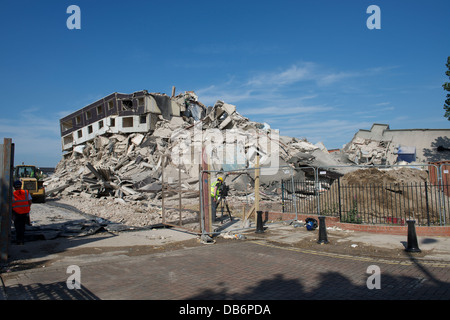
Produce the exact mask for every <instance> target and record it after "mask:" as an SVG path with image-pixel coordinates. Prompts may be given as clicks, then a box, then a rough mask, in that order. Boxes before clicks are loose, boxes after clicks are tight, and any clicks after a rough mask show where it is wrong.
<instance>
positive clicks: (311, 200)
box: [281, 167, 450, 226]
mask: <svg viewBox="0 0 450 320" xmlns="http://www.w3.org/2000/svg"><path fill="white" fill-rule="evenodd" d="M441 169H442V167H441V168H438V171H437V172H438V173H439V179H437V180H436V181H435V182H434V183H431V182H423V183H414V182H404V183H385V184H346V183H342V182H341V179H340V178H338V179H336V180H334V181H332V182H330V183H327V182H326V181H319V179H318V178H317V177H318V175H316V179H315V180H309V181H308V180H305V181H290V180H283V181H282V188H281V189H282V202H283V210H284V212H298V213H300V214H319V215H326V216H336V217H339V218H340V221H341V222H348V223H367V224H394V225H404V224H406V220H409V219H414V220H416V223H417V224H418V225H428V226H433V225H434V226H436V225H446V224H448V223H449V222H448V221H449V216H450V197H449V195H448V190H450V188H449V183H448V181H447V180H446V179H442V178H441V177H442V175H441V173H442V172H443V171H442V170H441ZM294 205H295V207H294ZM296 209H297V210H296Z"/></svg>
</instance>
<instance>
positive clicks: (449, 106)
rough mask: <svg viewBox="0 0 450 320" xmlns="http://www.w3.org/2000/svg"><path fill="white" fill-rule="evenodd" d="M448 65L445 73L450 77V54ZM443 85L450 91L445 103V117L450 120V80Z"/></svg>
mask: <svg viewBox="0 0 450 320" xmlns="http://www.w3.org/2000/svg"><path fill="white" fill-rule="evenodd" d="M446 66H447V68H448V70H447V71H446V72H445V74H446V75H447V76H448V77H449V79H450V56H449V57H448V58H447V64H446ZM442 87H443V88H444V90H445V91H448V92H449V93H448V94H447V99H446V100H445V103H444V110H445V114H444V117H446V118H447V119H448V120H449V121H450V82H445V83H444V84H443V85H442Z"/></svg>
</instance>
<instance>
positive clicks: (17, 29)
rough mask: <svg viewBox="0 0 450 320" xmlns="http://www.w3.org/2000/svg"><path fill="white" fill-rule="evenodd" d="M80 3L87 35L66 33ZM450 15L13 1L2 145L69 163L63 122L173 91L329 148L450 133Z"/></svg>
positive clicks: (36, 159) (0, 22)
mask: <svg viewBox="0 0 450 320" xmlns="http://www.w3.org/2000/svg"><path fill="white" fill-rule="evenodd" d="M70 5H78V6H79V7H80V9H81V29H80V30H69V29H68V28H67V27H66V20H67V19H68V18H69V16H70V14H67V13H66V10H67V7H68V6H70ZM370 5H377V6H379V8H380V10H381V29H379V30H377V29H374V30H369V29H368V28H367V26H366V20H367V19H368V18H369V17H370V14H368V13H366V10H367V8H368V7H369V6H370ZM449 13H450V1H448V0H431V1H423V0H420V1H417V0H409V1H406V0H396V1H392V0H390V1H384V0H370V1H366V0H341V1H335V0H327V1H325V0H315V1H313V0H295V1H294V0H278V1H264V0H258V1H256V0H240V1H236V0H227V1H212V0H209V1H198V0H191V1H186V0H184V1H181V0H172V1H144V0H129V1H111V0H109V1H105V0H95V1H93V0H89V1H87V0H86V1H85V0H70V1H63V0H57V1H56V0H55V1H50V0H41V1H36V0H33V1H22V0H17V1H9V0H3V1H2V2H1V3H0V37H1V44H2V49H1V50H0V73H1V75H2V76H1V77H0V92H1V94H2V101H1V103H0V106H1V114H0V138H12V139H13V142H14V143H15V148H16V153H15V163H16V164H17V163H21V162H25V163H33V164H36V165H38V166H56V164H57V163H58V162H59V161H60V159H61V155H62V152H61V143H60V131H59V119H60V118H62V117H63V116H65V115H67V114H69V113H71V112H73V111H75V110H77V109H79V108H82V107H84V106H86V105H88V104H89V103H91V102H93V101H95V100H97V99H100V98H102V97H104V96H106V95H108V94H110V93H113V92H123V93H132V92H134V91H138V90H142V89H146V90H148V91H149V92H164V93H167V94H170V92H171V88H172V86H176V89H177V93H179V92H183V91H189V90H193V91H195V92H196V93H197V95H198V96H199V100H200V101H202V102H203V103H204V104H206V105H213V104H214V102H215V101H216V100H219V99H220V100H224V101H225V102H227V103H231V104H234V105H236V106H237V108H238V111H239V112H240V113H241V114H243V115H244V116H246V117H249V118H250V119H251V120H254V121H259V122H267V123H268V124H270V126H271V127H272V128H274V129H280V133H281V134H282V135H289V136H295V137H299V138H306V139H307V140H308V141H310V142H312V143H316V142H319V141H321V142H323V143H324V144H325V146H326V147H327V148H329V149H332V148H341V147H342V145H343V144H345V143H347V142H349V141H350V140H351V139H352V137H353V135H354V134H355V133H356V132H357V131H358V130H359V129H370V127H371V125H372V124H373V123H388V124H389V125H390V126H391V129H407V128H449V125H450V122H449V121H448V120H446V119H445V118H444V117H443V114H444V111H443V104H444V100H445V94H446V93H445V91H444V90H443V89H442V84H443V83H444V82H446V81H449V80H448V77H446V76H445V71H446V67H445V63H446V60H447V57H448V56H450V19H449Z"/></svg>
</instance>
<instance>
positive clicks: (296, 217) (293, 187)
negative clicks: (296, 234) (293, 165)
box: [291, 170, 298, 220]
mask: <svg viewBox="0 0 450 320" xmlns="http://www.w3.org/2000/svg"><path fill="white" fill-rule="evenodd" d="M291 181H292V200H293V201H294V210H295V220H298V214H297V194H296V192H295V185H294V170H291Z"/></svg>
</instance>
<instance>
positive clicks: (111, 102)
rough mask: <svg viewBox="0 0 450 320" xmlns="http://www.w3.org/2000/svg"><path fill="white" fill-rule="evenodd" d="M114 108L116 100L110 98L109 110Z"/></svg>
mask: <svg viewBox="0 0 450 320" xmlns="http://www.w3.org/2000/svg"><path fill="white" fill-rule="evenodd" d="M113 108H114V101H112V100H109V101H108V110H112V109H113Z"/></svg>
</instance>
